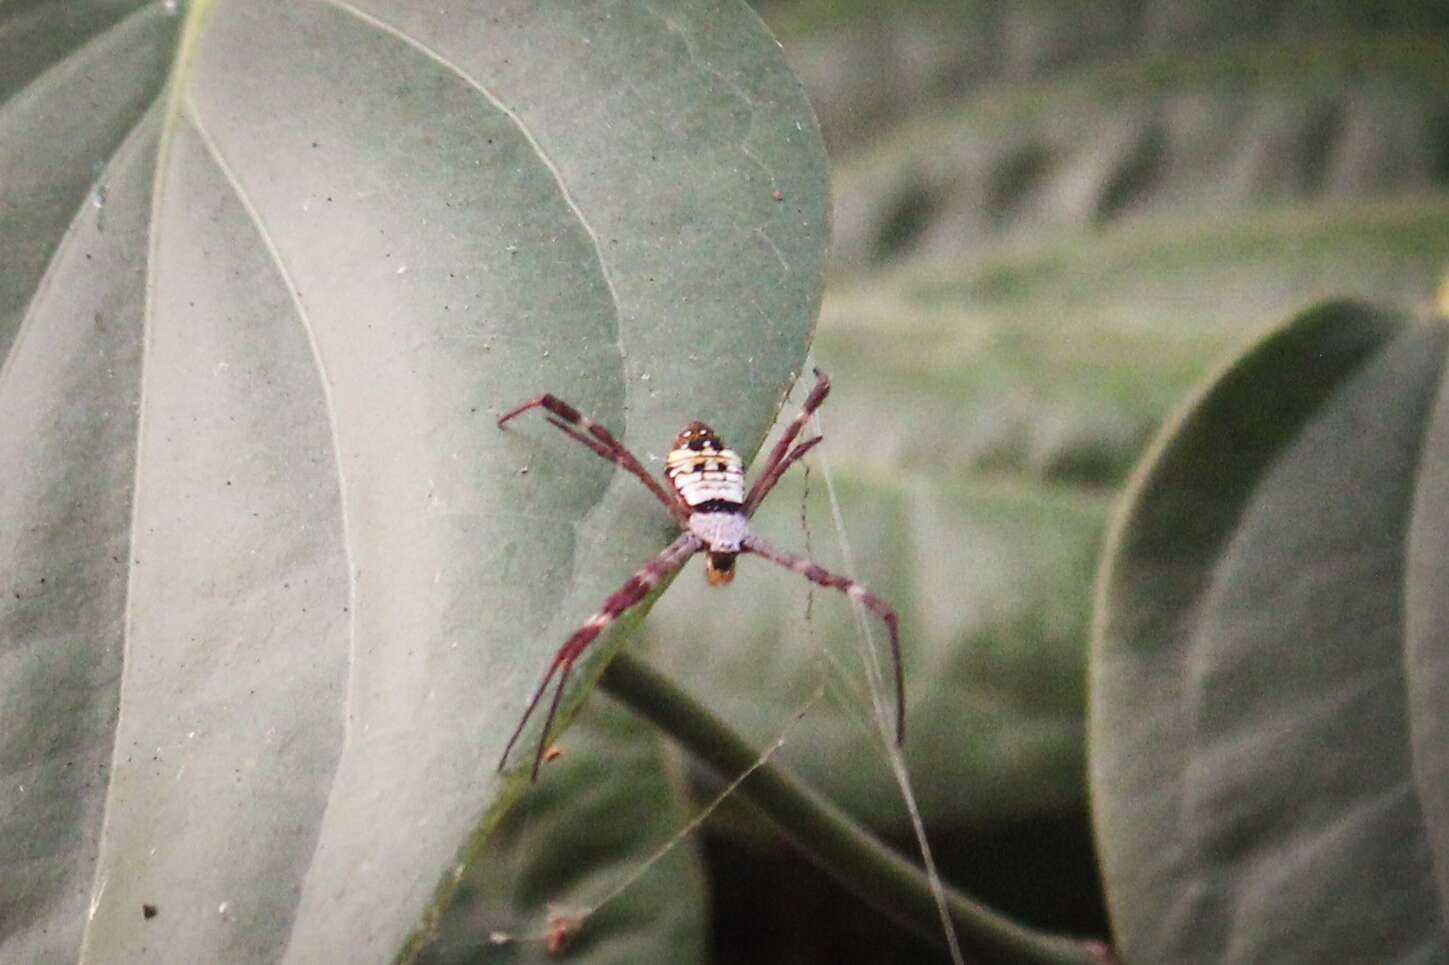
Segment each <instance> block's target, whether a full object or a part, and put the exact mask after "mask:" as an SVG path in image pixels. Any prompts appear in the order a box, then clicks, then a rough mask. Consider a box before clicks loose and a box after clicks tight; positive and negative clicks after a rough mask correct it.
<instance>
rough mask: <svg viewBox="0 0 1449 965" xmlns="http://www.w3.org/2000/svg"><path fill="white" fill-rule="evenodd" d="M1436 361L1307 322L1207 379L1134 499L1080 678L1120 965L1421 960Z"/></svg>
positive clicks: (1430, 939) (1387, 334) (1343, 323)
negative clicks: (1087, 681) (1088, 673)
mask: <svg viewBox="0 0 1449 965" xmlns="http://www.w3.org/2000/svg"><path fill="white" fill-rule="evenodd" d="M1445 347H1446V333H1445V329H1444V327H1443V326H1442V324H1440V323H1436V324H1434V325H1431V326H1415V325H1411V324H1408V323H1406V322H1404V321H1402V320H1401V319H1400V318H1399V317H1398V316H1395V315H1392V314H1389V313H1385V312H1381V311H1378V310H1376V309H1372V308H1368V307H1365V306H1362V305H1358V304H1353V303H1332V304H1328V305H1325V306H1323V307H1320V308H1318V309H1315V310H1313V311H1310V312H1308V313H1306V314H1304V315H1302V316H1300V317H1299V318H1297V319H1295V320H1294V321H1293V322H1292V323H1291V324H1290V325H1288V326H1287V327H1286V328H1284V329H1282V330H1281V331H1278V332H1276V333H1274V334H1272V335H1270V336H1269V337H1267V338H1266V339H1265V340H1264V341H1263V342H1261V343H1260V344H1259V345H1258V346H1256V347H1255V348H1254V349H1252V350H1251V351H1250V352H1248V353H1247V354H1246V355H1244V356H1243V357H1242V358H1240V359H1239V360H1237V361H1236V362H1235V363H1234V364H1233V366H1232V367H1231V368H1229V369H1227V370H1226V371H1224V372H1223V373H1222V374H1221V375H1219V376H1218V377H1217V378H1216V379H1215V380H1214V382H1213V383H1212V384H1211V385H1210V386H1209V387H1208V388H1207V390H1206V391H1205V392H1203V393H1202V394H1201V395H1200V396H1199V397H1198V399H1197V400H1196V401H1195V402H1194V403H1193V404H1192V405H1191V406H1190V407H1189V408H1188V409H1187V410H1186V411H1185V412H1184V413H1183V414H1182V415H1181V416H1180V418H1179V419H1178V420H1177V422H1176V423H1175V424H1174V425H1173V426H1172V427H1171V428H1170V429H1169V430H1168V432H1167V433H1165V434H1164V436H1163V437H1162V439H1160V440H1159V442H1158V444H1157V446H1156V448H1155V449H1154V452H1153V454H1152V455H1151V456H1150V457H1149V459H1148V462H1147V464H1146V466H1145V468H1144V469H1143V471H1142V472H1141V474H1140V475H1139V476H1138V478H1137V481H1136V483H1135V484H1134V487H1133V489H1132V492H1131V495H1130V497H1129V499H1128V502H1127V505H1126V509H1125V513H1124V514H1123V516H1122V517H1121V519H1120V521H1119V523H1118V525H1117V529H1116V532H1115V536H1114V538H1113V544H1112V547H1111V549H1110V550H1109V553H1108V556H1107V562H1106V569H1105V572H1104V574H1103V578H1102V590H1101V600H1100V606H1099V612H1098V616H1097V633H1096V638H1095V641H1094V652H1093V665H1092V708H1091V746H1092V755H1091V763H1092V792H1093V800H1094V805H1095V811H1096V821H1097V828H1098V834H1099V842H1100V847H1101V852H1102V858H1103V862H1104V866H1105V872H1106V878H1107V894H1108V897H1109V900H1110V904H1111V910H1112V916H1113V923H1114V929H1115V931H1116V934H1117V938H1118V940H1119V942H1120V946H1121V950H1122V951H1123V953H1124V957H1125V960H1127V961H1142V962H1199V961H1204V960H1223V961H1273V962H1322V961H1335V962H1410V961H1413V962H1422V961H1430V960H1438V959H1439V958H1442V957H1443V955H1444V944H1443V935H1442V930H1441V928H1440V923H1441V921H1442V910H1441V909H1442V904H1443V899H1442V897H1441V892H1440V889H1439V888H1438V887H1437V886H1436V883H1435V880H1434V876H1433V867H1432V859H1431V841H1434V842H1438V841H1439V839H1440V838H1442V832H1439V831H1431V828H1432V827H1433V825H1429V826H1426V823H1425V818H1426V816H1428V817H1430V819H1431V820H1432V819H1433V818H1435V817H1442V812H1439V813H1437V814H1436V813H1434V812H1432V811H1431V812H1428V813H1427V815H1426V809H1424V808H1423V807H1422V806H1421V802H1420V787H1425V788H1427V789H1428V794H1429V796H1430V797H1431V798H1439V799H1442V794H1443V791H1442V788H1438V787H1436V786H1435V782H1431V781H1426V777H1428V774H1429V773H1432V772H1428V773H1426V772H1425V771H1422V770H1420V767H1419V762H1418V760H1417V759H1416V757H1415V754H1414V750H1413V748H1411V735H1412V736H1413V737H1414V738H1416V739H1417V740H1418V743H1417V744H1416V745H1415V746H1424V747H1427V745H1425V744H1423V742H1422V739H1421V737H1420V735H1422V734H1423V733H1424V731H1423V728H1424V727H1425V726H1426V725H1428V724H1431V723H1432V725H1433V726H1434V727H1439V726H1442V725H1441V724H1440V721H1441V719H1442V717H1443V708H1444V704H1443V702H1442V701H1433V700H1432V696H1433V695H1432V694H1431V693H1430V691H1433V690H1436V689H1437V683H1438V682H1437V680H1436V679H1435V678H1434V673H1433V668H1432V666H1428V664H1431V663H1432V662H1433V661H1434V658H1436V657H1437V656H1438V654H1439V651H1441V650H1442V649H1443V643H1444V641H1445V640H1446V639H1449V634H1446V632H1445V631H1446V629H1449V628H1446V626H1445V624H1444V622H1443V616H1444V611H1443V608H1442V605H1440V604H1438V603H1437V602H1435V603H1432V604H1429V605H1427V606H1426V605H1425V602H1426V601H1428V600H1431V599H1432V600H1435V601H1437V600H1439V599H1441V598H1442V596H1443V592H1442V591H1443V586H1442V581H1433V578H1434V576H1435V575H1436V573H1437V569H1438V564H1437V563H1431V564H1429V565H1428V566H1427V567H1426V566H1423V565H1422V564H1423V562H1424V560H1425V557H1424V555H1423V551H1424V550H1425V549H1426V548H1427V547H1428V546H1431V545H1433V544H1434V543H1435V542H1436V541H1438V540H1439V539H1440V538H1441V537H1442V531H1443V519H1444V515H1445V514H1444V507H1443V506H1442V505H1440V501H1439V497H1440V496H1442V487H1436V486H1433V485H1431V486H1430V487H1428V488H1427V489H1426V488H1421V486H1420V480H1422V479H1424V478H1426V476H1427V477H1428V478H1429V479H1431V480H1432V479H1437V478H1439V477H1441V476H1442V474H1443V467H1442V466H1441V465H1439V464H1438V462H1439V461H1440V458H1441V457H1442V454H1443V452H1444V449H1443V441H1442V438H1441V437H1442V435H1443V431H1442V429H1443V420H1442V419H1441V418H1438V416H1439V414H1440V413H1439V409H1440V408H1442V404H1443V403H1442V400H1441V399H1440V398H1439V396H1440V378H1441V372H1442V366H1443V360H1444V352H1445ZM1410 547H1413V548H1414V550H1413V552H1412V554H1411V552H1410V550H1409V548H1410ZM1425 578H1428V579H1429V580H1430V581H1431V582H1425ZM1411 647H1417V648H1418V650H1419V659H1420V661H1422V664H1421V666H1411V665H1410V664H1409V663H1408V662H1407V661H1406V657H1407V656H1408V655H1409V654H1411V653H1412V652H1413V650H1412V649H1410V648H1411ZM1421 673H1422V674H1424V675H1426V676H1427V679H1419V678H1420V674H1421ZM1406 683H1407V684H1408V687H1407V688H1406ZM1425 698H1429V699H1425ZM1411 714H1412V715H1413V720H1412V724H1411ZM1434 753H1437V749H1436V750H1435V751H1434ZM1416 777H1417V778H1418V780H1419V782H1420V783H1419V784H1417V785H1416ZM1440 823H1441V824H1442V822H1440ZM1440 843H1441V842H1440Z"/></svg>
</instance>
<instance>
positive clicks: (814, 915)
mask: <svg viewBox="0 0 1449 965" xmlns="http://www.w3.org/2000/svg"><path fill="white" fill-rule="evenodd" d="M757 9H758V11H759V12H760V13H761V15H762V16H764V17H765V19H766V20H767V22H768V23H769V24H770V26H771V28H772V29H773V30H774V31H775V33H776V36H777V37H778V38H779V39H780V41H781V43H782V44H783V45H784V48H785V51H786V55H787V57H788V59H789V61H790V62H791V64H792V66H793V67H794V69H795V70H796V72H797V73H798V74H799V75H800V77H801V78H802V80H803V81H804V83H805V85H806V88H807V90H808V92H809V94H810V97H811V100H812V102H813V104H814V105H815V109H816V111H817V113H818V115H819V118H820V122H821V125H822V128H823V130H824V133H825V137H826V141H827V143H828V145H829V147H830V151H831V155H832V164H833V180H834V191H835V243H834V249H833V253H832V260H831V269H830V286H829V288H828V290H827V293H826V299H825V307H824V311H823V315H822V318H821V322H820V327H819V331H818V334H817V338H816V341H815V361H816V362H817V364H819V365H820V367H821V368H823V369H825V370H826V371H828V372H829V373H830V375H831V378H832V380H833V382H834V383H835V389H834V392H833V393H832V395H831V399H830V402H829V403H828V404H827V406H826V407H825V410H824V412H823V414H822V427H823V429H824V431H825V432H826V434H827V437H828V442H827V445H826V447H825V452H824V460H825V462H826V464H827V465H828V468H829V471H830V472H831V473H832V475H833V478H834V482H835V484H836V488H837V491H838V495H839V500H840V503H841V508H842V510H843V516H844V520H845V527H846V529H845V533H846V535H847V537H848V539H849V542H850V544H851V550H852V560H851V562H852V563H853V565H854V567H855V571H856V573H857V574H858V575H859V576H860V577H861V578H862V579H864V580H865V581H866V582H867V583H868V584H869V585H871V586H872V587H873V588H875V589H878V590H879V591H880V592H881V593H882V594H883V595H885V596H886V597H887V598H889V599H890V600H892V601H893V602H894V603H895V604H896V606H897V607H898V608H899V609H900V610H901V612H902V621H903V636H904V641H905V647H906V650H907V680H908V685H909V687H910V694H911V697H910V739H909V741H908V747H907V751H908V760H909V763H910V766H911V770H912V775H913V778H914V781H915V784H916V789H917V793H918V795H919V797H920V799H921V804H922V808H923V811H924V815H925V820H926V825H927V828H928V829H929V831H930V834H931V836H932V840H933V842H934V843H935V845H936V848H937V858H938V860H939V861H940V862H941V863H942V865H943V869H944V870H945V873H946V876H947V877H948V878H949V879H950V880H951V881H952V882H953V883H955V884H957V885H958V886H960V887H962V888H965V889H967V890H969V891H971V892H973V893H974V894H976V895H978V896H979V897H981V898H983V899H985V900H987V901H989V902H992V903H993V904H995V905H997V906H998V907H1001V908H1002V909H1004V910H1006V911H1009V912H1011V913H1013V914H1015V915H1016V916H1018V917H1019V918H1020V919H1022V920H1024V921H1027V922H1031V923H1034V924H1038V925H1042V926H1046V927H1051V928H1056V929H1062V930H1070V931H1076V932H1087V933H1096V934H1106V929H1107V924H1106V921H1105V916H1104V913H1103V912H1102V911H1101V899H1100V892H1099V885H1098V884H1097V874H1096V870H1095V867H1094V864H1093V858H1092V845H1091V840H1090V829H1089V824H1088V819H1087V812H1086V790H1085V769H1084V759H1085V742H1084V734H1083V713H1084V707H1085V683H1084V681H1085V659H1086V644H1087V637H1088V621H1089V618H1090V597H1091V584H1092V579H1093V574H1094V570H1095V566H1096V560H1097V556H1098V554H1099V552H1100V548H1101V545H1100V544H1101V540H1102V536H1103V532H1104V529H1105V526H1106V523H1107V518H1108V514H1109V512H1110V509H1111V507H1112V505H1113V502H1114V500H1115V498H1116V496H1117V494H1118V493H1119V491H1120V489H1121V487H1122V485H1123V484H1124V482H1125V480H1126V477H1127V475H1128V473H1129V472H1130V470H1131V467H1132V466H1133V464H1134V463H1135V462H1136V460H1137V459H1138V457H1139V456H1140V454H1141V452H1142V450H1143V448H1144V447H1145V445H1146V443H1147V442H1148V441H1149V439H1150V438H1151V436H1152V434H1153V432H1154V431H1155V430H1156V428H1157V427H1158V426H1159V425H1160V424H1161V422H1162V421H1163V419H1164V418H1165V417H1166V416H1167V414H1168V413H1169V412H1170V411H1171V409H1172V407H1173V406H1174V405H1175V404H1176V403H1177V402H1178V401H1179V400H1181V399H1182V398H1183V396H1184V394H1185V393H1186V392H1187V391H1188V390H1189V389H1190V388H1191V386H1192V385H1193V384H1194V383H1196V382H1197V381H1199V380H1200V379H1201V378H1202V377H1203V376H1204V375H1206V374H1207V372H1208V371H1210V370H1211V369H1212V368H1213V367H1214V366H1215V365H1216V364H1218V363H1220V362H1221V361H1222V360H1223V359H1224V358H1225V357H1227V356H1229V355H1230V354H1232V353H1233V352H1234V351H1235V350H1236V349H1238V348H1240V347H1242V346H1244V345H1246V344H1248V343H1249V342H1250V341H1251V340H1252V339H1253V337H1254V336H1255V335H1256V334H1257V333H1260V332H1261V331H1262V330H1264V329H1265V328H1267V327H1268V326H1270V325H1273V324H1276V323H1278V322H1281V321H1282V320H1283V319H1285V318H1286V317H1288V316H1289V315H1291V314H1293V313H1294V312H1296V311H1298V310H1300V309H1302V308H1304V307H1306V306H1308V305H1311V304H1313V303H1314V302H1316V301H1318V300H1320V299H1323V298H1326V297H1330V296H1357V297H1362V298H1366V299H1369V300H1371V301H1375V302H1378V303H1381V304H1386V305H1391V306H1399V307H1401V308H1405V309H1408V310H1410V311H1415V310H1418V309H1420V308H1422V307H1423V306H1424V305H1425V304H1427V303H1429V302H1431V301H1432V299H1433V297H1434V292H1435V290H1436V288H1437V285H1438V280H1439V278H1440V277H1441V275H1442V274H1443V273H1444V270H1445V268H1446V266H1449V190H1446V189H1449V6H1446V5H1443V4H1436V3H1426V2H1410V0H1401V2H1392V0H1389V2H1377V3H1360V2H1331V0H1329V2H1307V0H1289V2H1268V3H1258V4H1245V3H1232V2H1221V0H1218V2H1213V0H1196V2H1189V3H1166V2H1160V0H1159V2H1144V0H1119V2H1104V3H1090V4H1088V3H1072V2H1069V3H1060V2H1012V3H1007V2H997V0H981V2H960V3H951V2H945V0H910V2H899V3H892V4H880V5H877V4H869V3H863V2H845V3H826V2H822V0H768V2H765V0H762V2H759V3H758V4H757ZM808 381H809V379H808V376H807V377H806V378H805V379H803V380H802V382H808ZM797 396H798V393H797ZM795 401H797V400H792V403H791V405H793V404H794V402H795ZM787 414H789V412H788V410H787ZM821 468H822V467H821V465H820V464H819V463H817V464H816V466H815V467H814V468H813V469H812V470H811V471H810V474H809V476H808V478H807V477H806V476H805V475H804V474H798V475H795V476H794V477H793V478H792V479H791V480H789V481H788V482H787V483H786V484H783V485H782V486H781V488H780V490H779V491H777V493H776V494H775V496H774V497H772V500H771V502H770V504H769V505H768V506H767V507H766V508H765V509H764V510H763V511H762V512H761V514H760V516H759V526H758V528H759V530H760V531H761V532H763V533H765V534H767V535H769V536H771V537H772V538H774V539H776V541H778V542H780V543H783V544H785V545H789V546H792V547H794V548H796V549H805V548H807V547H808V548H809V550H810V551H811V552H812V553H814V554H815V555H816V556H817V557H818V558H820V559H821V561H822V562H824V563H826V565H836V566H841V565H845V560H844V557H843V554H842V551H841V549H840V547H839V545H838V538H837V534H836V530H835V527H834V524H833V522H832V519H831V508H830V505H829V502H828V500H827V498H826V489H825V483H824V480H823V478H822V472H821ZM811 597H812V594H810V591H809V589H808V588H807V587H805V586H803V585H800V584H799V583H797V581H795V580H794V578H793V577H791V576H789V575H787V574H784V573H782V572H779V571H774V570H772V569H770V568H767V567H766V566H765V565H763V564H762V563H759V562H750V561H746V563H745V565H744V566H742V567H741V572H740V576H739V578H738V579H737V581H736V582H735V584H734V585H733V586H732V587H731V588H730V590H729V591H727V594H722V593H720V592H718V591H711V590H709V589H707V588H706V587H705V586H704V585H703V580H702V579H701V578H699V576H698V574H695V573H693V572H692V571H691V572H687V573H685V574H684V575H683V577H681V579H680V580H679V581H678V582H677V583H676V584H675V586H674V587H673V589H672V590H671V591H670V593H668V594H666V595H665V597H664V598H662V599H661V600H660V602H659V603H658V605H657V606H656V607H655V608H654V611H653V613H652V614H651V616H650V618H649V620H648V622H647V624H646V628H645V631H644V634H643V636H644V637H645V640H646V643H645V644H644V645H646V646H648V647H649V648H650V657H651V659H653V660H654V661H655V662H656V663H657V664H658V665H660V666H661V667H663V668H664V669H666V670H667V671H668V672H669V673H670V674H671V675H673V676H675V677H676V678H677V679H679V680H681V681H682V682H683V683H685V684H686V685H687V686H689V688H690V689H691V690H692V691H694V692H695V693H696V695H697V696H698V697H699V698H700V699H701V700H702V701H703V702H705V703H706V704H707V705H709V706H711V707H712V708H714V709H715V710H716V711H718V712H719V713H721V714H722V715H723V716H724V717H725V718H726V719H727V720H729V721H730V722H731V723H732V724H733V725H734V726H737V727H739V728H740V729H741V730H742V731H744V732H745V733H746V734H748V735H749V736H750V737H752V738H753V739H755V740H756V741H758V742H760V743H761V744H765V743H767V742H769V741H771V740H773V739H774V738H775V737H776V736H778V734H779V733H780V732H781V731H782V730H784V729H785V728H786V726H787V725H788V723H789V721H790V720H791V719H792V718H793V716H794V713H795V711H796V710H797V709H798V708H799V707H800V706H802V705H803V704H804V703H805V702H806V701H807V700H808V699H809V696H810V694H811V693H812V692H813V691H814V689H815V688H817V687H818V686H820V684H821V682H822V681H823V682H824V684H825V688H826V694H827V696H826V699H825V700H824V701H821V702H817V703H816V704H814V705H813V706H812V707H811V709H810V710H809V712H808V713H807V714H806V715H805V717H804V718H803V719H802V721H801V722H800V723H799V724H798V725H796V727H795V729H794V730H792V731H791V732H790V738H789V743H788V745H787V747H786V748H785V750H784V752H783V758H784V760H785V762H786V764H787V765H788V766H790V767H791V768H793V769H795V770H796V771H797V772H799V773H801V775H802V776H803V777H805V778H806V779H807V780H808V781H810V782H811V783H812V784H814V785H815V786H817V787H819V788H820V789H821V790H823V791H824V792H825V793H826V794H828V795H829V796H831V797H832V798H834V799H835V800H837V801H840V802H842V803H843V804H845V805H846V806H847V807H848V808H849V809H850V810H851V811H852V812H853V813H854V814H856V815H857V816H858V817H860V818H861V819H862V820H864V821H866V822H868V823H869V824H870V825H871V826H872V827H873V828H875V829H876V830H877V831H878V832H879V833H881V834H882V835H883V836H885V837H886V838H888V839H890V840H892V841H895V842H897V843H898V844H899V845H900V846H901V847H902V849H903V850H907V851H910V850H911V849H912V846H911V843H910V834H909V827H908V825H907V823H906V815H905V812H904V809H903V807H902V805H901V803H900V800H899V795H898V793H897V792H896V790H895V788H894V785H893V783H892V781H891V779H890V775H889V773H888V771H887V769H886V767H885V765H884V764H883V763H882V762H881V759H880V756H879V754H878V753H877V752H876V751H875V750H874V748H873V745H872V742H873V740H874V738H873V736H872V733H871V731H870V729H869V728H868V727H867V726H866V723H865V722H866V717H867V714H868V711H867V710H866V709H864V708H863V706H862V702H861V698H860V695H859V692H858V688H859V686H860V685H859V684H858V683H852V681H858V680H859V674H858V672H857V668H858V665H857V663H856V658H855V657H854V651H853V649H852V647H851V645H850V644H849V642H848V641H849V640H850V639H851V637H852V635H854V634H856V633H857V631H856V628H855V624H854V618H853V616H852V614H851V612H850V609H849V607H847V606H846V605H845V604H844V602H843V601H841V600H839V599H835V598H832V597H833V595H826V594H824V593H822V592H821V591H816V592H815V593H814V594H813V599H812V598H811ZM807 614H808V616H807ZM883 642H884V641H883V636H882V635H881V634H879V633H877V635H876V644H877V645H878V646H880V645H882V644H883ZM822 653H827V654H828V656H826V657H822ZM832 659H833V660H834V662H835V664H836V665H838V667H832V666H831V663H830V661H831V660H832ZM693 786H694V787H695V788H696V793H697V794H702V793H704V792H705V791H707V790H708V789H709V788H710V787H711V785H710V784H709V779H708V778H707V777H705V776H703V775H697V774H696V775H694V782H693ZM750 827H751V825H749V824H748V823H747V822H746V821H743V820H732V817H731V813H730V810H729V808H725V809H724V810H723V811H722V812H721V813H720V814H719V815H717V817H716V819H715V820H713V821H712V822H711V823H710V824H709V825H708V832H707V833H706V835H705V836H704V840H703V844H704V848H705V853H706V855H707V857H708V859H709V873H710V878H711V882H712V895H713V898H712V909H711V910H712V914H713V926H712V927H713V935H714V948H715V951H714V956H713V959H712V960H714V961H716V962H734V961H740V962H744V961H751V962H759V961H781V962H783V961H792V962H800V961H820V962H826V961H842V960H862V959H860V957H859V954H860V949H861V948H863V947H869V948H871V949H873V952H872V954H871V956H870V958H869V960H871V961H914V960H919V959H920V958H921V957H922V956H923V955H925V954H926V952H925V950H924V949H923V948H921V947H918V946H914V945H912V944H909V942H910V939H901V938H898V937H896V936H895V935H894V933H893V932H892V931H891V929H890V927H889V926H888V925H886V924H885V923H884V922H882V921H880V920H878V919H876V918H875V917H874V916H873V915H872V914H871V913H870V912H868V911H866V910H864V909H863V908H862V907H861V906H860V905H859V903H858V902H856V901H854V900H853V899H852V898H850V897H849V896H846V895H844V894H842V893H839V892H837V891H836V890H835V889H834V888H833V887H832V886H830V885H829V884H828V883H826V882H824V881H823V880H822V879H821V878H820V877H819V876H818V875H816V874H815V873H814V872H813V871H811V870H809V869H808V868H803V867H802V866H801V863H800V862H799V860H798V859H797V858H796V857H795V856H794V854H793V853H792V852H791V851H790V850H789V849H788V848H786V847H785V846H783V845H782V844H781V843H779V842H777V841H774V840H770V839H765V838H761V837H760V836H759V833H758V832H757V831H752V830H750ZM863 943H864V944H863ZM767 950H768V951H767Z"/></svg>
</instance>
